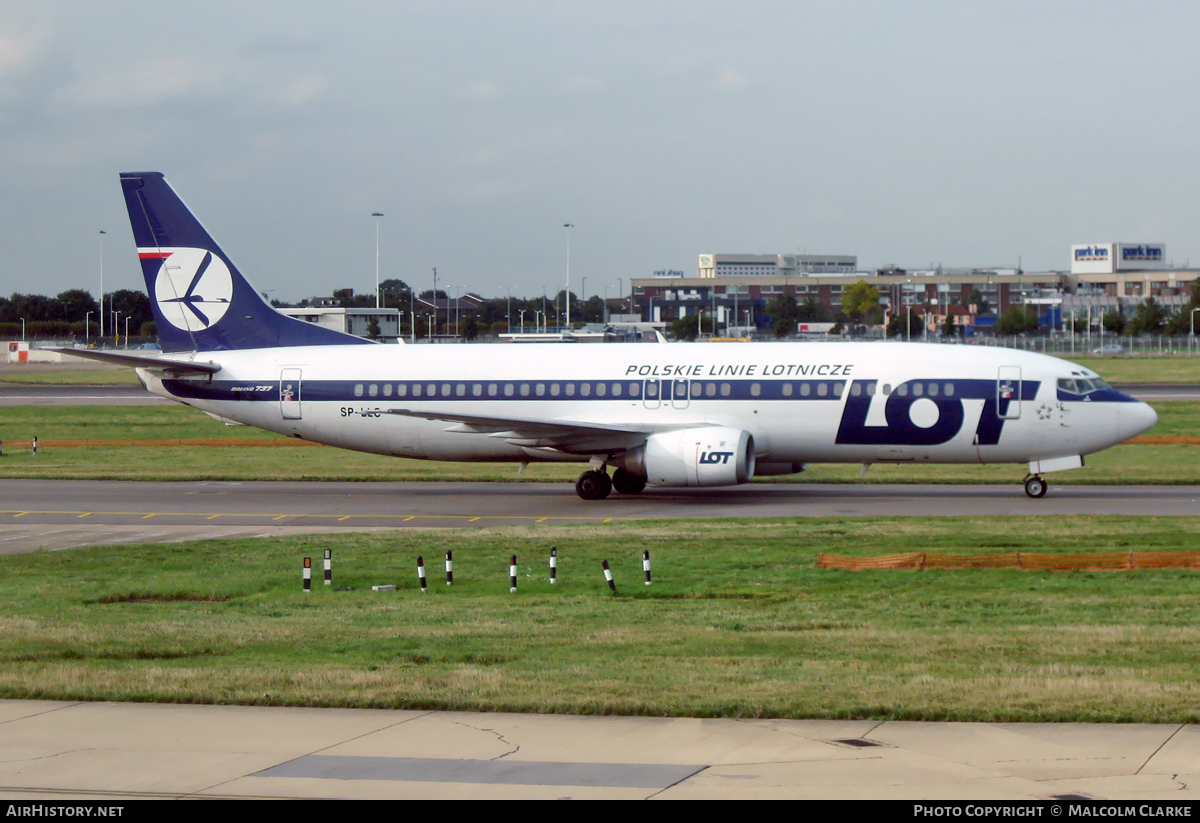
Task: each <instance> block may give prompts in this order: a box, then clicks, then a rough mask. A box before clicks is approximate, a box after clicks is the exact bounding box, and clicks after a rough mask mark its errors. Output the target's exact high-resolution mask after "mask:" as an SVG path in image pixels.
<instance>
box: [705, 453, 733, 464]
mask: <svg viewBox="0 0 1200 823" xmlns="http://www.w3.org/2000/svg"><path fill="white" fill-rule="evenodd" d="M731 457H733V452H701V453H700V463H701V464H702V465H703V464H717V465H721V466H724V465H727V464H728V463H729V458H731Z"/></svg>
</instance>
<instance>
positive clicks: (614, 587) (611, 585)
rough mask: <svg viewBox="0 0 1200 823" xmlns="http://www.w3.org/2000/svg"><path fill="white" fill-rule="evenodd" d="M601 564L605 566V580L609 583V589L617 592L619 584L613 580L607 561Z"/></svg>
mask: <svg viewBox="0 0 1200 823" xmlns="http://www.w3.org/2000/svg"><path fill="white" fill-rule="evenodd" d="M600 562H601V563H603V564H604V579H605V580H607V581H608V587H609V588H610V589H612V590H613V591H614V592H615V591H616V590H617V584H616V582H615V581H614V580H613V576H612V569H610V568H609V567H608V561H607V560H602V561H600Z"/></svg>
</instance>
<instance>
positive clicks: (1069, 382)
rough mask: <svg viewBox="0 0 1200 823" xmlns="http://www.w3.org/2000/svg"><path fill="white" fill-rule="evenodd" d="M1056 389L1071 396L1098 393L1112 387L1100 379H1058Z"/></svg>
mask: <svg viewBox="0 0 1200 823" xmlns="http://www.w3.org/2000/svg"><path fill="white" fill-rule="evenodd" d="M1058 387H1059V388H1060V389H1061V390H1063V391H1069V392H1071V393H1072V394H1087V393H1088V392H1094V391H1099V390H1100V389H1111V388H1112V386H1110V385H1108V383H1107V382H1106V381H1105V380H1104V379H1103V378H1100V377H1090V378H1088V377H1078V378H1075V377H1060V378H1058Z"/></svg>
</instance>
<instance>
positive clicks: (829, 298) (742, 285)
mask: <svg viewBox="0 0 1200 823" xmlns="http://www.w3.org/2000/svg"><path fill="white" fill-rule="evenodd" d="M673 274H678V275H681V274H682V273H680V272H673ZM1198 276H1200V270H1198V269H1194V268H1178V269H1176V268H1170V267H1169V265H1168V262H1167V257H1166V246H1165V244H1163V243H1084V244H1076V245H1073V246H1072V247H1071V266H1070V269H1064V270H1062V271H1044V272H1025V271H1023V270H1020V269H1018V268H1015V267H1013V268H1002V267H1001V268H976V269H965V268H963V269H954V268H942V267H938V268H934V269H903V268H898V267H896V266H885V267H883V268H880V269H877V270H874V271H860V270H858V267H857V257H856V256H854V255H787V254H778V255H775V254H759V255H750V254H701V255H699V266H698V271H697V276H696V277H686V276H676V277H662V276H658V277H648V278H634V279H633V281H632V289H633V295H632V296H633V301H634V306H635V311H637V312H638V313H640V315H641V316H642V317H643V318H644V319H645V320H646V321H647V322H658V323H668V322H671V321H673V320H675V319H678V318H680V317H686V316H688V315H690V314H693V313H702V314H705V315H708V316H715V317H716V318H717V323H718V327H724V326H726V325H728V326H729V327H730V328H731V329H732V328H736V329H743V330H744V329H747V328H750V327H755V326H761V325H763V324H764V323H766V322H767V320H768V318H767V315H766V311H765V310H766V305H767V303H768V302H769V301H770V300H771V298H773V297H775V296H777V295H780V294H790V295H792V296H793V297H795V299H796V301H797V302H799V303H804V302H805V301H806V300H808V299H809V298H812V299H815V300H817V301H818V302H819V303H820V304H821V305H822V306H824V308H825V309H826V310H827V311H829V312H830V313H831V314H836V313H837V312H838V311H839V310H840V309H841V299H842V294H843V293H844V291H845V289H846V287H847V286H850V285H851V284H853V283H856V282H858V281H859V280H865V281H866V282H868V283H871V284H872V285H874V286H875V287H876V288H878V289H879V292H880V303H881V304H882V305H883V306H884V308H885V310H886V311H888V312H889V313H891V312H901V311H911V312H912V314H913V316H914V317H919V318H920V322H924V323H926V324H927V325H928V326H931V327H932V326H934V324H937V325H938V326H940V325H941V324H942V323H944V322H945V319H946V317H947V315H950V316H953V317H954V319H955V323H956V324H959V325H964V326H970V327H971V328H972V329H974V328H975V327H976V326H977V325H978V326H979V327H980V331H983V330H984V328H985V327H987V326H989V325H991V324H994V322H995V318H996V317H997V316H999V315H1000V314H1002V313H1003V312H1004V311H1005V310H1007V309H1009V308H1010V307H1012V306H1020V305H1026V304H1032V305H1036V306H1038V307H1039V315H1040V316H1043V317H1044V318H1046V320H1047V323H1048V324H1049V325H1055V326H1057V325H1060V324H1061V323H1062V322H1063V318H1066V317H1069V316H1071V314H1072V312H1074V313H1075V314H1076V315H1077V316H1080V317H1082V316H1085V315H1088V314H1090V315H1091V316H1092V317H1093V318H1097V319H1098V318H1099V317H1101V316H1103V314H1105V313H1107V312H1109V311H1112V310H1118V311H1121V312H1122V313H1124V314H1126V315H1132V314H1133V312H1134V311H1135V310H1136V308H1137V305H1138V304H1139V303H1141V302H1142V301H1143V300H1145V299H1146V298H1147V297H1153V298H1154V299H1155V300H1156V301H1157V302H1159V303H1160V304H1162V305H1164V306H1165V307H1167V309H1168V310H1170V311H1175V310H1177V309H1178V308H1179V307H1180V306H1183V305H1185V304H1186V303H1187V302H1188V301H1189V300H1190V298H1191V287H1192V282H1193V281H1194V280H1195V279H1196V278H1197V277H1198ZM976 292H978V294H977V295H976V297H982V298H983V301H984V303H985V304H986V308H987V311H986V312H984V311H982V310H981V309H982V308H983V307H982V306H980V305H977V304H974V303H972V302H971V297H972V295H973V294H976ZM916 322H917V321H914V326H915V323H916Z"/></svg>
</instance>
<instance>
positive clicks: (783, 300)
mask: <svg viewBox="0 0 1200 823" xmlns="http://www.w3.org/2000/svg"><path fill="white" fill-rule="evenodd" d="M766 311H767V314H768V315H770V317H771V331H772V333H774V335H775V336H776V337H778V338H784V337H787V336H788V335H789V334H791V333H792V332H794V331H795V330H796V321H797V319H798V315H799V308H798V307H797V306H796V298H794V297H792V296H791V295H790V294H779V295H776V296H775V297H772V298H771V299H770V300H769V301H768V302H767V309H766Z"/></svg>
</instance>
